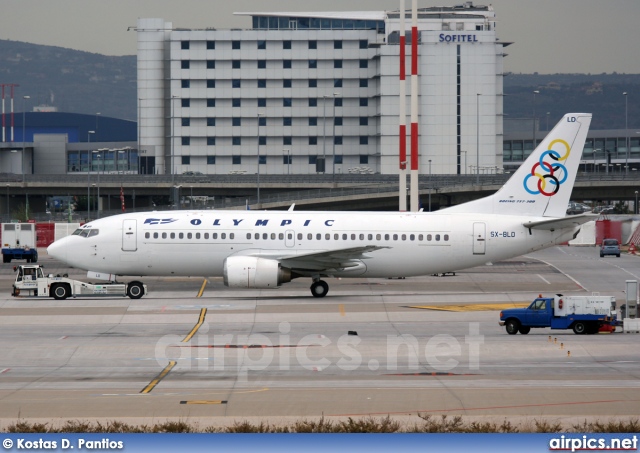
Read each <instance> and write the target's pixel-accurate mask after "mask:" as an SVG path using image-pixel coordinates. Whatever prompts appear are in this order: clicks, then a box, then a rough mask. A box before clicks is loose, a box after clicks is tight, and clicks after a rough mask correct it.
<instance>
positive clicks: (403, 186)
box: [398, 0, 407, 211]
mask: <svg viewBox="0 0 640 453" xmlns="http://www.w3.org/2000/svg"><path fill="white" fill-rule="evenodd" d="M405 15H406V12H405V7H404V0H400V103H399V108H400V120H399V121H400V122H399V124H400V131H399V132H398V134H399V145H400V152H399V153H398V157H399V161H400V162H399V164H400V167H399V171H398V174H399V175H400V180H399V183H398V187H399V189H400V191H399V194H400V195H399V197H400V199H399V207H400V211H406V210H407V112H406V110H407V105H406V104H407V84H406V50H407V47H406V46H407V42H406V40H407V37H406V30H405V26H404V20H405Z"/></svg>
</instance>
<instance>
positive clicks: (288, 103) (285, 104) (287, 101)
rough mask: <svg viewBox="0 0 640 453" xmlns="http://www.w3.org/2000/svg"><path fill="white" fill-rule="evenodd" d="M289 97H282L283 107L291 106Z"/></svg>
mask: <svg viewBox="0 0 640 453" xmlns="http://www.w3.org/2000/svg"><path fill="white" fill-rule="evenodd" d="M291 103H292V101H291V98H283V99H282V106H283V107H291Z"/></svg>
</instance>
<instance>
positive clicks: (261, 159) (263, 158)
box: [258, 155, 267, 165]
mask: <svg viewBox="0 0 640 453" xmlns="http://www.w3.org/2000/svg"><path fill="white" fill-rule="evenodd" d="M258 164H260V165H267V156H263V155H260V156H258Z"/></svg>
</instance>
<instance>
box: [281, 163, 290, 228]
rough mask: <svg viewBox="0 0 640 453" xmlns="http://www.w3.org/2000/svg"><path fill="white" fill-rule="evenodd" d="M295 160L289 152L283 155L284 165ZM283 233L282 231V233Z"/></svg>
mask: <svg viewBox="0 0 640 453" xmlns="http://www.w3.org/2000/svg"><path fill="white" fill-rule="evenodd" d="M292 162H293V157H292V156H291V154H287V155H286V156H282V163H283V164H284V165H291V164H292ZM280 234H282V233H280Z"/></svg>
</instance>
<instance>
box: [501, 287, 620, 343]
mask: <svg viewBox="0 0 640 453" xmlns="http://www.w3.org/2000/svg"><path fill="white" fill-rule="evenodd" d="M499 324H500V325H501V326H504V327H505V328H506V330H507V333H508V334H509V335H515V334H517V333H518V332H520V333H521V334H522V335H526V334H528V333H529V332H530V331H531V329H532V328H542V327H550V328H551V329H563V330H564V329H573V332H574V333H576V334H578V335H582V334H594V333H598V331H599V330H600V328H601V327H602V326H603V325H613V326H615V325H617V324H618V322H617V319H616V312H615V298H614V297H612V296H563V295H562V294H557V295H556V296H554V297H542V296H540V297H538V298H537V299H535V300H534V301H533V302H531V305H529V306H528V307H527V308H510V309H507V310H502V311H501V312H500V323H499Z"/></svg>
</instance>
